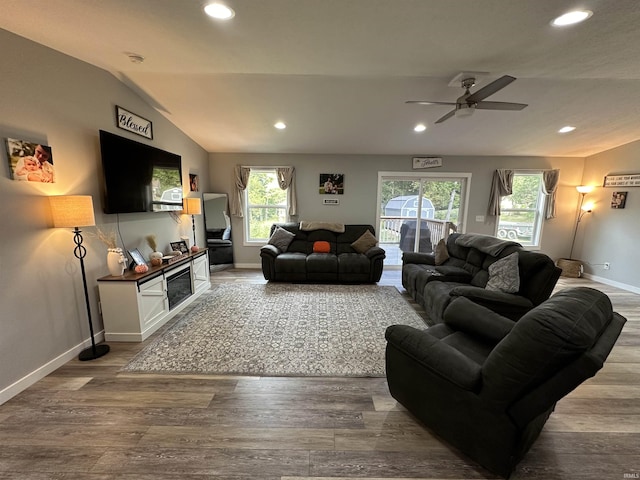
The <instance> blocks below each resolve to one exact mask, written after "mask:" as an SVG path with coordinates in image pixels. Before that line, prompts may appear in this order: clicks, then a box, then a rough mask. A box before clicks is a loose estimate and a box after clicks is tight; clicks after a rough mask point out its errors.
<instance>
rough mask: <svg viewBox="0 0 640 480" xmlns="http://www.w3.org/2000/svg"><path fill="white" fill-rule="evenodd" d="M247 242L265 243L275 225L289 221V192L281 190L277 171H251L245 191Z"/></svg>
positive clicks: (272, 169)
mask: <svg viewBox="0 0 640 480" xmlns="http://www.w3.org/2000/svg"><path fill="white" fill-rule="evenodd" d="M245 207H246V208H245V212H246V215H245V240H246V241H247V242H260V243H265V242H266V241H267V240H268V239H269V231H270V229H271V225H273V224H274V223H282V222H286V221H287V210H288V204H287V191H286V190H282V189H280V186H279V185H278V179H277V177H276V170H275V169H274V168H270V169H254V168H252V169H251V173H250V174H249V182H248V185H247V188H246V190H245Z"/></svg>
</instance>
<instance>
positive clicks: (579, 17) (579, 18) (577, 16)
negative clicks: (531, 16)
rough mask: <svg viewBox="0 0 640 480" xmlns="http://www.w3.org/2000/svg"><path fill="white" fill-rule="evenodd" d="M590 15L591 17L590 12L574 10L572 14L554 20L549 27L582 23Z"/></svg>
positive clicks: (591, 13)
mask: <svg viewBox="0 0 640 480" xmlns="http://www.w3.org/2000/svg"><path fill="white" fill-rule="evenodd" d="M591 15H593V12H592V11H591V10H574V11H573V12H568V13H565V14H564V15H560V16H559V17H558V18H555V19H554V20H553V21H552V22H551V25H553V26H554V27H566V26H567V25H574V24H576V23H580V22H584V21H585V20H586V19H587V18H589V17H590V16H591Z"/></svg>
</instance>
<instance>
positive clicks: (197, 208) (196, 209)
mask: <svg viewBox="0 0 640 480" xmlns="http://www.w3.org/2000/svg"><path fill="white" fill-rule="evenodd" d="M182 208H183V210H182V213H184V214H186V215H200V214H201V213H202V207H201V204H200V199H199V198H185V199H184V204H183V207H182Z"/></svg>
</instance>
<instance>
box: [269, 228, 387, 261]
mask: <svg viewBox="0 0 640 480" xmlns="http://www.w3.org/2000/svg"><path fill="white" fill-rule="evenodd" d="M276 227H280V228H284V229H285V230H287V231H289V232H291V233H293V234H295V238H294V239H293V241H292V242H291V243H290V244H289V248H288V249H287V252H288V253H304V254H305V255H309V254H311V253H313V244H314V243H315V242H329V245H330V246H331V253H333V254H336V255H339V254H341V253H355V250H354V249H353V248H352V247H351V244H352V243H353V242H355V241H356V240H358V238H360V237H361V236H362V234H363V233H364V232H366V231H369V232H371V233H372V234H373V235H375V234H376V231H375V229H374V228H373V226H372V225H345V229H344V233H336V232H331V231H329V230H322V229H320V230H310V231H303V230H300V224H299V223H297V222H296V223H293V222H288V223H276V224H273V225H272V226H271V232H270V233H271V234H273V232H274V231H275V229H276Z"/></svg>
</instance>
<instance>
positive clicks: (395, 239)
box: [378, 172, 471, 266]
mask: <svg viewBox="0 0 640 480" xmlns="http://www.w3.org/2000/svg"><path fill="white" fill-rule="evenodd" d="M470 180H471V174H470V173H463V174H427V173H424V172H418V173H414V172H411V173H402V172H380V173H379V174H378V232H379V239H380V246H381V247H382V248H384V249H385V251H386V252H387V258H386V259H385V265H389V266H391V265H402V254H403V253H404V252H426V253H431V252H432V251H433V249H434V248H435V246H436V244H437V243H438V241H439V240H440V239H443V238H445V239H446V238H447V237H448V236H449V234H450V233H452V232H454V231H462V230H463V225H464V224H465V221H466V217H465V212H466V207H467V205H466V203H467V198H468V188H469V183H470Z"/></svg>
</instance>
